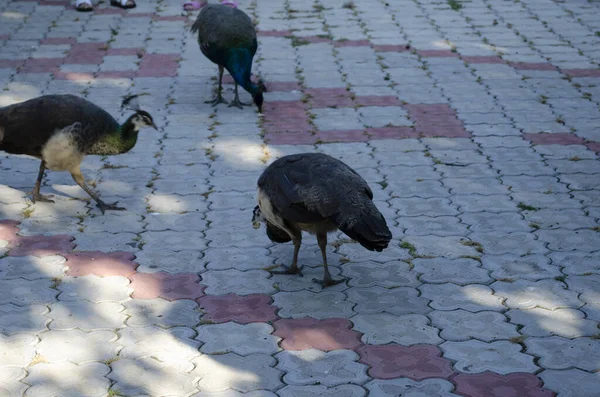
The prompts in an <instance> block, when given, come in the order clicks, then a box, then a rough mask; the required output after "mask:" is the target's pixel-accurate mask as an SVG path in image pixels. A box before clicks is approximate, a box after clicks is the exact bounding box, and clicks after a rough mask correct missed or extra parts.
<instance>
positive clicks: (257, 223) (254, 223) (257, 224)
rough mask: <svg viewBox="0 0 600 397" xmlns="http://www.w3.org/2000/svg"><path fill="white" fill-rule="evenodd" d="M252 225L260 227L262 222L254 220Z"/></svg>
mask: <svg viewBox="0 0 600 397" xmlns="http://www.w3.org/2000/svg"><path fill="white" fill-rule="evenodd" d="M252 227H253V228H255V229H258V228H259V227H260V222H257V221H254V222H252Z"/></svg>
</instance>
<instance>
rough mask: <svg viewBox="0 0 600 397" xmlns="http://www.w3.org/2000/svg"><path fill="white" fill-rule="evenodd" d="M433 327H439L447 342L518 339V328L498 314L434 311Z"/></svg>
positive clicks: (432, 316) (431, 315)
mask: <svg viewBox="0 0 600 397" xmlns="http://www.w3.org/2000/svg"><path fill="white" fill-rule="evenodd" d="M429 318H431V322H432V323H433V325H435V326H436V327H438V328H439V329H440V330H441V332H440V336H441V337H442V338H443V339H445V340H452V341H467V340H470V339H478V340H482V341H484V342H491V341H494V340H498V339H510V338H513V337H518V336H519V333H518V332H517V330H516V326H515V325H512V324H510V323H508V322H507V319H506V317H504V315H502V314H500V313H496V312H478V313H470V312H468V311H465V310H454V311H433V312H431V313H429Z"/></svg>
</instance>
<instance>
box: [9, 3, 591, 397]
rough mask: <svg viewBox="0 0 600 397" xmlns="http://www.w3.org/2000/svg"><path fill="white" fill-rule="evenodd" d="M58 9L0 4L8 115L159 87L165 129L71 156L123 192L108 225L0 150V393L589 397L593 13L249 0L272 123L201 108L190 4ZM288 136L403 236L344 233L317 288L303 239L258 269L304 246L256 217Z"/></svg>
mask: <svg viewBox="0 0 600 397" xmlns="http://www.w3.org/2000/svg"><path fill="white" fill-rule="evenodd" d="M68 3H69V2H67V1H52V0H39V1H7V0H0V22H1V23H0V105H7V104H10V103H14V102H18V101H22V100H25V99H28V98H31V97H34V96H37V95H39V94H42V93H75V94H78V95H83V96H85V97H86V98H88V99H90V100H92V101H94V102H96V103H98V104H99V105H102V106H104V107H106V109H107V110H109V111H111V112H113V114H115V115H119V113H118V105H119V103H120V100H121V97H122V96H123V95H125V94H128V93H139V92H149V93H150V94H151V95H150V96H145V97H143V100H142V103H143V107H144V108H145V109H147V110H148V111H150V112H151V113H152V114H153V116H154V118H155V120H156V121H157V123H158V124H159V126H160V130H161V131H160V132H159V133H156V132H154V131H152V130H147V131H146V130H145V131H143V133H142V134H141V138H140V141H139V143H138V144H137V146H136V147H135V149H134V150H133V151H132V152H131V153H129V154H127V155H123V156H120V157H111V158H99V157H90V158H88V159H86V161H85V167H84V172H85V174H86V176H87V178H88V179H90V180H93V181H95V183H94V185H95V186H96V188H97V189H98V190H99V191H100V192H101V194H102V196H103V197H104V198H105V199H106V200H107V201H110V200H119V201H120V203H121V204H123V205H125V206H126V207H127V208H128V211H126V212H122V213H116V212H110V213H107V214H106V215H105V216H102V215H100V213H99V211H98V210H97V209H96V208H94V207H93V205H92V204H90V203H89V201H86V199H87V196H86V195H85V193H83V192H82V191H81V189H79V188H78V187H77V186H76V185H75V184H74V183H73V182H72V181H71V178H70V176H69V175H68V174H65V173H49V175H48V179H47V181H46V185H45V186H44V187H43V191H44V192H45V193H53V194H54V195H55V197H56V201H57V202H56V203H55V204H44V203H42V204H36V205H32V204H31V203H30V202H29V201H28V200H26V198H25V192H27V191H29V190H30V189H31V187H32V185H33V183H34V180H35V175H36V172H37V167H38V163H37V161H34V160H32V159H29V158H24V157H19V156H5V155H2V157H0V168H1V170H0V202H1V204H0V215H1V218H2V219H5V220H4V221H2V224H1V225H0V247H2V248H0V255H1V254H4V256H3V257H2V258H1V259H0V313H1V315H0V395H2V396H3V397H4V396H7V397H13V396H22V395H25V396H31V397H34V396H36V397H37V396H60V397H70V396H73V397H82V396H106V395H109V396H120V395H123V396H140V395H147V396H191V395H193V396H196V397H200V396H203V397H204V396H220V397H223V396H227V397H242V396H245V397H259V396H260V397H267V396H269V397H273V396H279V397H309V396H326V397H334V396H335V397H360V396H366V395H369V396H377V397H390V396H412V397H416V396H419V397H421V396H428V397H438V396H477V397H494V396H518V397H525V396H544V397H546V396H553V395H555V394H558V395H559V396H565V397H566V396H572V397H585V396H598V390H600V375H599V373H598V372H597V371H598V369H599V368H600V329H599V328H598V322H600V229H599V226H600V223H599V218H600V162H599V161H598V154H597V152H598V151H600V143H599V142H600V112H599V108H598V106H599V103H600V69H599V66H598V62H599V61H600V3H598V2H594V1H584V0H578V1H568V2H567V1H549V0H521V1H501V0H473V1H469V2H460V1H458V2H448V3H446V2H445V1H442V0H438V1H427V0H414V1H413V0H402V1H400V0H390V1H388V2H387V3H386V2H385V1H378V0H362V1H359V0H357V1H355V2H354V3H352V2H347V3H345V2H344V1H340V0H333V1H327V2H325V1H323V2H314V3H313V2H312V1H308V0H302V1H300V0H295V1H280V0H260V1H255V2H253V3H250V2H249V1H247V0H246V1H244V0H243V1H241V2H240V7H241V8H242V9H244V10H246V11H247V12H248V13H249V14H250V15H251V16H252V17H253V18H254V19H255V20H256V22H257V23H258V26H259V28H260V30H261V32H260V48H259V54H258V56H257V59H256V67H255V72H256V73H257V74H260V75H262V76H263V77H264V78H266V79H267V80H268V81H269V82H270V92H269V93H268V94H267V96H266V106H265V117H264V119H260V118H259V117H258V115H257V114H256V110H255V109H253V108H246V109H244V110H243V111H242V110H239V109H236V108H228V107H226V106H224V105H221V106H219V107H218V108H216V109H213V108H211V107H209V106H208V105H206V104H204V103H203V101H204V100H206V99H208V98H209V97H210V95H211V90H212V88H213V86H214V84H215V80H214V77H215V75H216V67H215V66H214V65H211V64H210V63H209V62H208V61H206V60H205V59H203V57H202V55H201V54H200V51H199V50H198V47H197V44H196V43H195V41H194V39H193V38H192V37H191V36H190V34H189V33H188V32H187V30H186V25H189V23H190V21H192V20H193V18H194V15H191V16H190V17H188V16H182V15H181V12H180V7H181V4H180V3H181V2H179V1H169V2H166V1H158V2H157V1H145V0H139V6H138V8H137V9H134V10H131V11H128V12H122V11H120V10H117V9H114V8H111V7H109V6H108V5H107V4H101V5H99V6H98V7H97V9H96V11H95V12H94V13H91V14H81V13H76V12H75V11H74V10H73V7H72V5H69V4H68ZM461 5H462V8H460V6H461ZM231 88H232V86H231V85H228V92H227V93H226V98H227V99H229V100H230V99H231V98H232V92H231ZM242 99H245V100H249V97H248V96H247V94H246V93H244V97H243V98H242ZM119 117H120V118H121V119H123V118H124V117H125V115H119ZM300 151H322V152H326V153H329V154H332V155H335V156H336V157H339V158H341V159H343V160H345V161H347V162H348V163H349V164H350V165H352V166H353V167H355V168H356V169H357V170H358V171H359V173H360V174H361V175H363V176H364V177H365V179H367V180H368V181H369V183H370V184H371V186H372V188H373V190H374V191H375V198H376V200H377V203H378V206H379V208H381V210H382V212H383V213H384V214H385V216H386V217H387V219H388V221H389V224H390V227H391V229H392V231H393V233H394V240H393V243H392V244H391V246H390V248H389V249H387V250H386V251H384V252H383V253H380V254H377V253H370V252H367V251H365V250H363V249H362V248H361V247H360V246H358V245H357V244H354V243H352V242H350V241H348V240H346V239H344V238H343V236H341V235H338V236H332V238H331V241H330V242H331V244H330V246H329V247H328V248H329V256H330V258H331V263H332V264H333V265H334V266H333V273H334V276H336V275H337V276H339V275H340V274H342V275H344V276H347V277H349V278H350V281H348V282H347V283H345V284H343V285H338V286H335V287H332V288H329V289H326V290H322V289H321V288H320V287H319V286H318V285H316V284H313V283H311V281H310V280H311V279H312V278H313V277H320V276H321V274H322V273H321V272H322V269H321V267H320V255H319V251H318V248H317V246H316V241H315V240H314V238H312V237H307V238H306V239H305V245H304V246H303V249H302V251H301V253H300V258H301V262H302V264H303V265H304V266H305V267H306V268H305V277H304V278H299V277H294V276H271V275H270V274H269V273H268V271H267V270H269V269H271V268H272V267H273V266H274V264H279V263H286V264H288V263H289V262H290V259H291V254H292V248H291V246H290V244H284V245H273V244H271V243H270V242H269V240H268V239H267V237H266V235H265V232H264V229H261V230H258V231H257V230H254V229H252V227H251V222H250V220H251V216H252V208H253V206H254V205H255V204H254V203H255V199H254V193H255V183H256V179H257V178H258V176H259V174H260V172H261V170H262V169H264V167H265V165H266V164H268V163H269V162H271V161H273V160H274V159H275V158H277V157H279V156H281V155H284V154H288V153H293V152H300Z"/></svg>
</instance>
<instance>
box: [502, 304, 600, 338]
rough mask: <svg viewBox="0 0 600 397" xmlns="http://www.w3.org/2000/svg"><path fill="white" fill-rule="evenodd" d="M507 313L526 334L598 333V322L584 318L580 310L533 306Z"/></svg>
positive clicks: (566, 336) (590, 334)
mask: <svg viewBox="0 0 600 397" xmlns="http://www.w3.org/2000/svg"><path fill="white" fill-rule="evenodd" d="M507 315H508V317H509V318H510V321H511V322H512V323H514V324H519V325H523V328H522V329H521V330H520V332H521V333H522V334H524V335H528V336H540V337H543V336H551V335H558V336H562V337H565V338H579V337H582V336H592V335H596V334H597V333H598V323H597V322H596V321H592V320H588V319H585V318H584V313H583V312H582V311H581V310H575V309H555V310H546V309H542V308H533V309H528V310H509V311H508V312H507Z"/></svg>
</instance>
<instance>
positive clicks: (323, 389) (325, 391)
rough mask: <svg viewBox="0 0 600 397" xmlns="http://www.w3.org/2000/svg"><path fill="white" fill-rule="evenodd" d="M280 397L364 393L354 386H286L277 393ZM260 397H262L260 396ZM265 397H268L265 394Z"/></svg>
mask: <svg viewBox="0 0 600 397" xmlns="http://www.w3.org/2000/svg"><path fill="white" fill-rule="evenodd" d="M277 393H278V394H279V395H280V396H281V397H318V396H323V397H338V396H339V397H341V396H348V397H364V396H365V395H366V392H365V390H364V389H363V388H361V387H360V386H356V385H340V386H333V387H327V386H286V387H284V388H283V389H281V390H279V391H278V392H277ZM261 397H262V396H261ZM265 397H270V396H267V395H266V394H265Z"/></svg>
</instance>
